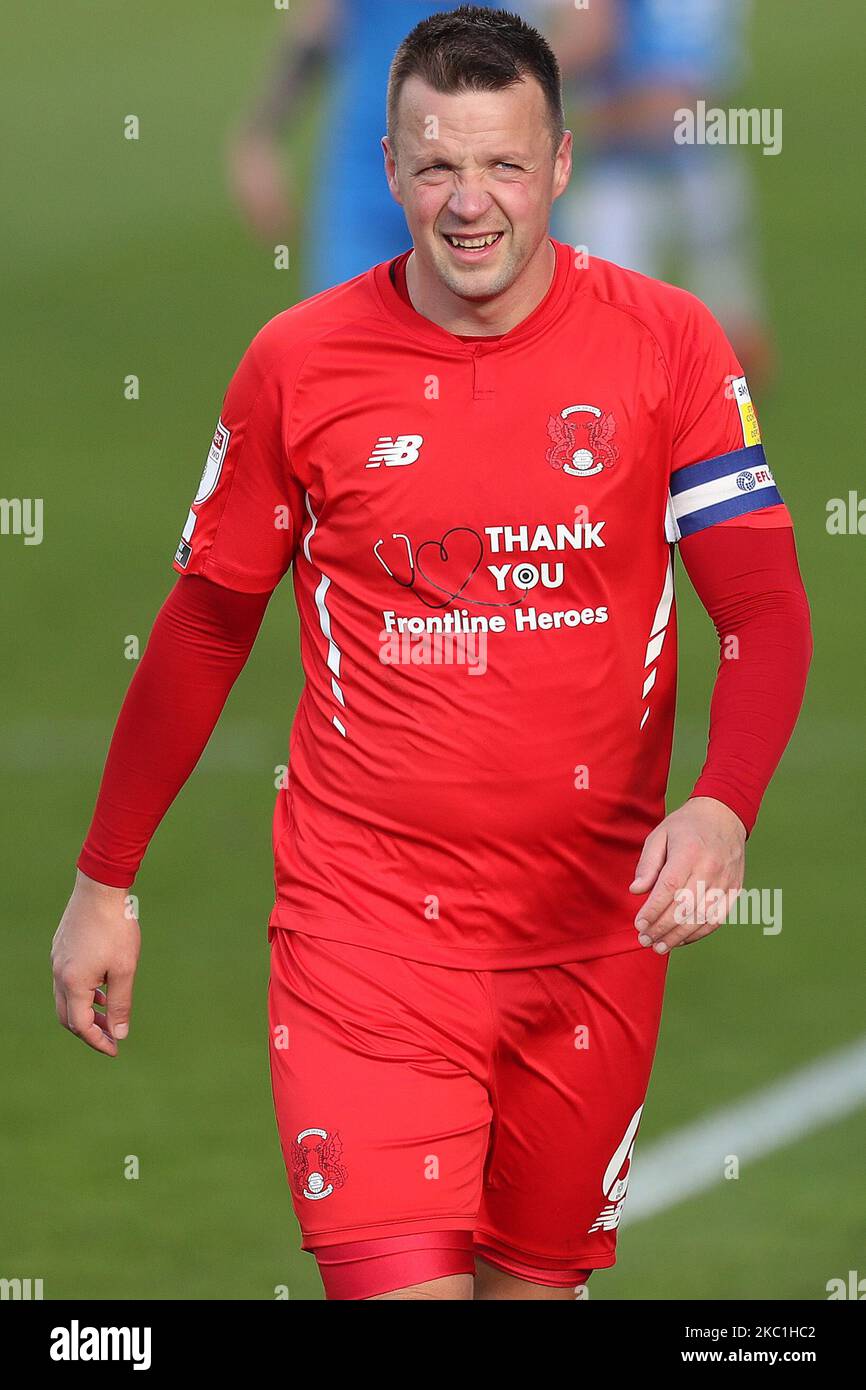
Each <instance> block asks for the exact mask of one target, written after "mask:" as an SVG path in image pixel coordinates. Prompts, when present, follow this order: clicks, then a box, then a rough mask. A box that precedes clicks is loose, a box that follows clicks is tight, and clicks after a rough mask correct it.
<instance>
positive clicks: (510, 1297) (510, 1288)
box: [473, 1256, 592, 1303]
mask: <svg viewBox="0 0 866 1390" xmlns="http://www.w3.org/2000/svg"><path fill="white" fill-rule="evenodd" d="M591 1273H592V1270H588V1269H587V1270H581V1271H578V1273H577V1274H576V1275H575V1278H574V1282H573V1283H569V1284H567V1285H558V1284H554V1285H551V1284H539V1283H536V1282H535V1281H534V1280H532V1279H519V1278H517V1276H516V1275H513V1274H508V1273H507V1272H506V1271H505V1270H504V1269H500V1268H498V1267H497V1266H496V1265H493V1264H491V1263H490V1262H489V1260H485V1259H483V1258H482V1257H481V1256H476V1259H475V1290H474V1294H473V1297H474V1298H475V1300H476V1302H514V1301H520V1302H524V1303H526V1302H547V1303H566V1302H567V1303H573V1302H574V1301H575V1299H578V1298H580V1297H581V1296H582V1295H585V1291H586V1282H587V1280H588V1279H589V1276H590V1274H591Z"/></svg>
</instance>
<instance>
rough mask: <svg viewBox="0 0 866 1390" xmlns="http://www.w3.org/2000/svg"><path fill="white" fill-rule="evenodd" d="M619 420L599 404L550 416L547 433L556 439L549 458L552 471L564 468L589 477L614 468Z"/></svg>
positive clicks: (573, 406) (567, 471)
mask: <svg viewBox="0 0 866 1390" xmlns="http://www.w3.org/2000/svg"><path fill="white" fill-rule="evenodd" d="M615 432H616V420H615V419H614V417H613V415H611V413H610V412H609V411H608V413H607V414H605V413H604V412H603V411H601V410H599V408H598V406H597V405H569V406H566V408H565V410H563V411H562V413H561V414H560V415H558V416H557V415H551V416H550V417H549V418H548V421H547V433H548V434H549V435H550V438H551V439H552V440H553V443H552V445H551V447H550V448H549V449H548V451H547V454H546V458H547V462H548V463H549V464H550V466H551V468H561V469H562V471H563V473H570V474H571V475H572V476H573V477H576V478H590V477H592V475H593V473H600V472H601V470H602V469H603V468H612V467H613V465H614V464H615V463H616V460H617V459H618V458H619V449H618V448H617V447H616V445H615V444H614V443H613V436H614V433H615Z"/></svg>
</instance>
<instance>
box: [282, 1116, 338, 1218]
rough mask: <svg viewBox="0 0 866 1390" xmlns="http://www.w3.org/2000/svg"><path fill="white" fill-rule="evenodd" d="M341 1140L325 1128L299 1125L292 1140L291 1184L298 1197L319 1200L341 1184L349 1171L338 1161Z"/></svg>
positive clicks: (328, 1195)
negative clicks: (305, 1127) (307, 1127)
mask: <svg viewBox="0 0 866 1390" xmlns="http://www.w3.org/2000/svg"><path fill="white" fill-rule="evenodd" d="M342 1157H343V1141H342V1139H341V1138H340V1136H339V1134H332V1135H329V1134H328V1131H327V1130H326V1129H302V1130H301V1132H300V1134H299V1135H298V1137H297V1139H294V1140H292V1186H293V1187H294V1189H295V1191H296V1192H297V1194H298V1196H299V1197H306V1198H307V1200H308V1201H310V1202H321V1200H322V1198H323V1197H330V1195H331V1193H332V1192H333V1191H334V1189H335V1188H336V1187H342V1186H343V1183H344V1182H345V1181H346V1178H347V1177H348V1173H347V1172H346V1170H345V1168H344V1167H343V1165H342V1163H341V1162H340V1160H341V1158H342Z"/></svg>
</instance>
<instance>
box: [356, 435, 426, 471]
mask: <svg viewBox="0 0 866 1390" xmlns="http://www.w3.org/2000/svg"><path fill="white" fill-rule="evenodd" d="M423 443H424V436H423V434H398V435H397V438H396V439H392V438H391V436H390V434H383V435H381V436H380V437H379V439H377V440H376V444H375V447H374V449H373V452H372V454H371V455H370V457H369V459H368V461H367V467H368V468H378V467H379V466H380V464H383V463H384V465H385V467H386V468H403V467H404V466H405V464H407V463H414V462H415V460H416V459H417V457H418V455H419V454H420V452H421V445H422V444H423Z"/></svg>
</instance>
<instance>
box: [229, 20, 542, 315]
mask: <svg viewBox="0 0 866 1390" xmlns="http://www.w3.org/2000/svg"><path fill="white" fill-rule="evenodd" d="M480 4H481V5H482V6H483V7H484V8H485V9H496V8H505V9H508V10H510V11H511V12H512V13H515V14H522V15H524V17H525V18H527V19H529V20H530V22H533V23H537V20H538V14H539V12H541V11H543V5H542V4H541V0H529V3H523V4H507V5H497V4H495V3H493V0H480ZM457 8H458V4H457V3H455V2H454V0H439V3H430V0H309V2H308V3H307V5H306V6H305V8H304V10H303V13H302V15H301V16H300V18H299V19H298V20H297V21H295V22H294V23H293V24H292V25H291V28H290V29H289V31H288V32H287V34H286V37H285V39H284V41H283V43H282V46H281V48H280V51H279V54H278V57H277V60H276V62H275V64H274V66H273V69H272V71H271V72H270V73H269V75H268V77H267V78H266V80H265V82H264V84H263V86H262V89H261V91H260V92H259V93H258V95H257V97H256V98H255V101H254V103H253V106H252V110H251V112H250V114H249V116H248V117H247V118H246V119H245V120H244V122H243V123H242V125H241V127H240V129H239V130H238V131H237V132H236V133H235V134H234V136H233V137H232V139H231V142H230V145H229V178H230V183H231V188H232V192H233V195H234V197H235V200H236V202H237V203H238V205H239V207H240V209H241V211H242V213H243V215H244V217H245V218H246V220H247V222H248V223H249V224H250V226H251V227H252V229H253V231H254V232H255V233H256V235H257V236H260V237H261V238H262V239H263V240H265V241H274V240H283V239H284V238H285V237H286V236H289V235H291V236H292V237H293V238H295V239H296V241H298V240H299V241H300V244H301V245H302V246H303V248H304V256H303V259H304V270H303V287H302V291H301V297H302V298H307V297H309V296H310V295H313V294H317V293H318V292H319V291H320V290H324V289H328V288H329V287H330V286H331V285H336V284H340V283H341V282H342V281H343V280H349V279H351V278H352V277H353V276H355V275H360V274H361V273H362V272H364V271H366V270H368V269H369V267H370V266H371V265H376V264H377V263H378V262H379V261H384V260H387V259H389V258H390V257H392V256H396V255H398V254H399V253H400V252H401V251H405V250H406V249H407V247H408V244H409V242H408V238H407V234H406V219H405V217H404V215H403V210H402V208H401V207H400V206H399V204H398V203H396V202H395V201H394V199H393V198H392V197H391V194H390V192H389V190H388V185H387V182H386V179H385V173H384V164H383V155H382V147H381V139H382V136H383V135H384V133H385V109H384V104H383V97H382V93H383V92H384V91H385V88H386V85H387V81H388V69H389V67H390V64H391V60H392V58H393V57H394V54H395V52H396V51H397V49H398V48H399V46H400V43H401V41H402V40H403V38H404V37H405V36H406V34H407V33H408V32H409V30H410V29H412V28H413V27H414V26H415V25H416V24H418V23H419V22H420V21H421V20H422V19H426V18H427V16H428V15H431V14H436V13H438V12H441V11H443V10H455V9H457ZM325 73H327V74H328V76H329V78H330V81H331V88H330V91H329V96H328V106H327V110H326V112H325V115H324V122H323V126H322V134H321V147H320V151H319V155H318V159H317V164H316V169H317V175H316V178H315V180H314V182H313V185H312V187H311V188H310V191H309V211H308V213H307V211H306V202H307V200H306V198H303V197H302V195H301V194H300V193H299V191H298V189H297V187H296V186H295V183H294V177H293V173H292V172H291V171H289V170H288V169H287V168H286V158H285V156H284V153H283V150H282V148H281V144H280V137H281V136H282V135H283V134H284V133H285V132H286V130H287V128H288V126H289V124H290V122H291V121H292V120H294V119H297V118H298V116H299V113H300V111H301V110H302V109H303V103H304V101H305V100H306V99H308V98H309V96H310V94H311V93H312V91H313V90H314V88H315V85H316V83H317V81H318V79H319V78H320V77H321V76H322V75H323V74H325ZM302 204H303V206H304V214H303V216H302V213H301V209H302Z"/></svg>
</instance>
